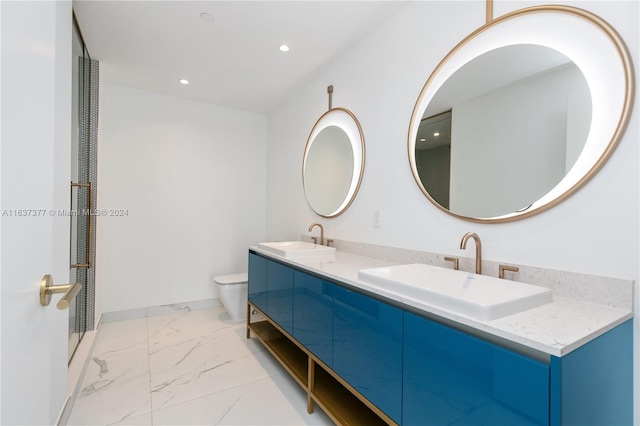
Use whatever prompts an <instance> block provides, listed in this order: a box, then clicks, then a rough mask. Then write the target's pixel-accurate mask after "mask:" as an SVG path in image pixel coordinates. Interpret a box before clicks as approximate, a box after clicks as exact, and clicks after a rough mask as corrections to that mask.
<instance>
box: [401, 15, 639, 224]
mask: <svg viewBox="0 0 640 426" xmlns="http://www.w3.org/2000/svg"><path fill="white" fill-rule="evenodd" d="M541 28H544V31H541V30H540V29H541ZM567 34H580V38H579V39H577V38H573V37H568V36H567ZM632 69H633V68H632V66H631V63H630V59H629V54H628V52H627V50H626V47H625V46H624V44H623V42H622V41H621V40H620V38H619V36H618V35H617V33H616V32H615V31H614V30H613V29H612V28H610V27H609V26H608V24H607V23H606V22H603V21H602V20H601V19H599V18H598V17H596V16H595V15H592V14H590V13H588V12H585V11H583V10H580V9H575V8H570V7H565V6H540V7H533V8H528V9H522V10H519V11H516V12H513V13H511V14H508V15H504V16H503V17H500V18H498V19H496V20H494V21H492V22H490V23H488V24H487V25H485V26H483V27H481V28H480V29H478V30H477V31H476V32H474V33H473V34H471V35H470V36H469V37H467V38H466V39H465V40H463V41H462V42H461V43H460V44H459V45H458V46H456V47H455V48H454V49H453V50H452V51H451V52H450V53H449V54H448V55H447V57H445V58H444V60H443V61H442V62H441V63H440V64H439V65H438V67H437V68H436V70H435V71H434V72H433V74H432V75H431V77H430V78H429V80H428V81H427V83H426V84H425V86H424V88H423V90H422V92H421V94H420V96H419V98H418V102H417V103H416V107H415V108H414V112H413V115H412V117H411V124H410V128H409V143H408V149H409V161H410V164H411V169H412V172H413V175H414V177H415V179H416V182H417V183H418V186H419V187H420V189H421V190H422V192H423V193H424V194H425V195H426V196H427V198H428V199H429V200H431V201H432V202H433V203H435V204H436V206H438V207H439V208H440V209H442V210H444V211H446V212H447V213H450V214H452V215H454V216H457V217H459V218H462V219H466V220H471V221H477V222H504V221H510V220H515V219H519V218H523V217H527V216H530V215H532V214H535V213H539V212H541V211H544V210H545V209H547V208H550V207H551V206H553V205H555V204H557V203H558V202H560V201H562V200H563V199H565V198H566V197H568V196H569V195H570V194H572V193H573V192H574V191H576V190H577V189H578V188H579V187H580V186H581V185H583V184H584V183H585V182H586V181H587V180H588V179H589V178H590V177H591V176H592V175H593V174H594V173H595V172H596V171H597V170H598V169H599V168H600V167H601V166H602V164H603V163H604V162H605V161H606V159H607V158H608V157H609V156H610V155H611V153H612V151H613V149H614V148H615V145H616V144H617V142H618V141H619V139H620V137H621V135H622V132H623V131H624V128H625V127H626V124H627V121H628V119H629V114H630V111H631V104H632V102H633V74H632Z"/></svg>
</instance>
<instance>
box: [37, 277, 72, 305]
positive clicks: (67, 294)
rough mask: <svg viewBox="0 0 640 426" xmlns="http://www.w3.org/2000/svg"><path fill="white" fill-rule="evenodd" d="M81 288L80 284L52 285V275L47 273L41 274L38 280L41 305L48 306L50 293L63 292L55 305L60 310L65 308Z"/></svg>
mask: <svg viewBox="0 0 640 426" xmlns="http://www.w3.org/2000/svg"><path fill="white" fill-rule="evenodd" d="M81 288H82V286H81V285H80V284H61V285H53V277H52V276H51V275H49V274H47V275H45V276H43V277H42V280H41V281H40V304H41V305H42V306H49V303H51V295H52V294H57V293H64V296H62V299H60V300H59V301H58V303H57V304H56V306H57V307H58V309H60V310H64V309H67V308H68V307H69V304H70V303H71V301H72V300H73V298H74V297H76V294H78V292H79V291H80V289H81Z"/></svg>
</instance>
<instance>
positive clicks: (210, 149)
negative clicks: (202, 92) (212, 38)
mask: <svg viewBox="0 0 640 426" xmlns="http://www.w3.org/2000/svg"><path fill="white" fill-rule="evenodd" d="M101 96H102V98H103V111H102V114H101V115H102V117H103V121H102V126H103V127H102V141H101V142H102V147H101V149H102V151H101V155H102V157H101V158H100V159H99V160H100V166H101V168H102V171H101V181H100V182H99V183H98V185H99V192H98V199H99V200H100V204H101V208H103V209H126V210H127V216H125V217H108V216H107V217H100V218H99V219H98V220H99V227H100V238H101V239H100V240H99V241H98V242H97V247H98V251H99V258H100V259H101V262H102V265H101V267H100V269H98V270H97V271H99V274H100V275H99V277H97V279H96V280H97V282H99V285H100V286H101V292H102V295H101V298H102V310H103V312H113V311H120V310H126V309H133V308H142V307H148V306H156V305H161V304H171V303H178V302H186V301H193V300H203V299H211V298H213V297H216V296H215V292H214V287H213V286H212V285H211V283H212V279H213V277H214V276H215V275H218V274H228V273H236V272H244V271H246V270H247V247H248V246H249V245H255V244H256V243H257V242H259V241H261V240H263V239H264V238H265V236H266V231H265V225H266V223H265V205H266V182H265V181H266V162H265V156H266V125H267V120H266V116H264V115H262V114H255V113H248V112H242V111H238V110H233V109H228V108H221V107H217V106H213V105H209V104H204V103H199V102H195V101H188V100H184V99H179V98H173V97H168V96H164V95H159V94H155V93H151V92H145V91H140V90H135V89H130V88H125V87H120V86H115V85H109V84H104V86H103V91H102V95H101ZM297 170H298V173H299V170H300V168H299V167H298V168H297Z"/></svg>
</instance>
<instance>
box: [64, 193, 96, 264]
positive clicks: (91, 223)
mask: <svg viewBox="0 0 640 426" xmlns="http://www.w3.org/2000/svg"><path fill="white" fill-rule="evenodd" d="M74 187H76V188H89V209H88V210H89V235H88V238H87V246H88V247H87V254H88V259H87V263H72V264H71V266H70V267H71V268H91V266H92V262H93V227H94V217H93V216H94V211H93V183H92V182H89V183H73V182H71V199H72V200H73V188H74ZM71 210H72V211H73V205H72V206H71ZM73 217H74V216H73V215H72V216H71V220H73ZM69 232H71V231H69ZM71 237H72V236H69V239H71ZM69 254H71V248H69Z"/></svg>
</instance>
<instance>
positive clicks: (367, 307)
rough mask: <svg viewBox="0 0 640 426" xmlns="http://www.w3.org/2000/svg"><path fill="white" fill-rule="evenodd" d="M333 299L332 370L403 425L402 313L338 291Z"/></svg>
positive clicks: (335, 290)
mask: <svg viewBox="0 0 640 426" xmlns="http://www.w3.org/2000/svg"><path fill="white" fill-rule="evenodd" d="M333 296H334V317H333V370H334V371H335V372H336V373H338V374H339V375H340V377H342V378H343V379H344V380H346V381H347V382H348V383H349V384H350V385H351V386H353V387H354V388H355V389H357V390H358V391H359V392H360V393H361V394H362V395H364V396H365V397H366V398H367V399H368V400H369V401H371V402H372V403H373V404H375V405H376V406H377V407H378V408H379V409H380V410H382V411H383V412H384V413H386V414H387V415H388V416H389V417H390V418H392V419H393V420H394V421H395V422H396V423H398V424H400V423H401V416H402V321H403V318H402V310H400V309H398V308H395V307H393V306H391V305H388V304H386V303H383V302H380V301H378V300H375V299H373V298H371V297H367V296H365V295H362V294H359V293H356V292H353V291H349V290H347V289H345V288H342V287H339V286H335V287H334V289H333Z"/></svg>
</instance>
